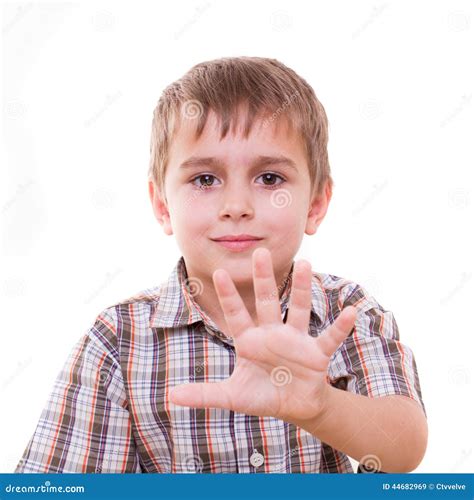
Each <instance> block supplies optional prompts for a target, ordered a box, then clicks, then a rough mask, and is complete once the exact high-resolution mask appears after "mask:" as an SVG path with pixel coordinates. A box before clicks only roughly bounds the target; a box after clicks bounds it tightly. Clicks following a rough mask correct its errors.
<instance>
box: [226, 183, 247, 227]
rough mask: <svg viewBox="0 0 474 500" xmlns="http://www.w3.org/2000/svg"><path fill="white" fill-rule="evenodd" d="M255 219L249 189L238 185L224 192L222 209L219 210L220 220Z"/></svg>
mask: <svg viewBox="0 0 474 500" xmlns="http://www.w3.org/2000/svg"><path fill="white" fill-rule="evenodd" d="M253 217H254V207H253V203H252V200H251V195H250V194H249V190H248V187H244V186H237V185H236V186H234V187H229V188H228V189H226V190H225V191H224V192H223V200H222V207H221V208H220V210H219V218H220V219H235V220H238V219H240V218H246V219H251V218H253Z"/></svg>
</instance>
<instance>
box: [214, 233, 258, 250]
mask: <svg viewBox="0 0 474 500" xmlns="http://www.w3.org/2000/svg"><path fill="white" fill-rule="evenodd" d="M211 239H212V240H213V241H215V242H216V243H218V244H219V245H221V246H223V247H224V248H226V249H227V250H230V251H231V252H243V251H244V250H247V249H249V248H251V247H253V246H254V245H255V244H256V243H257V242H258V241H260V240H262V239H263V238H259V237H258V236H253V235H251V234H228V235H226V236H221V237H220V238H211Z"/></svg>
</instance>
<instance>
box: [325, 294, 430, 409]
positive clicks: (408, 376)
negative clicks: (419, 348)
mask: <svg viewBox="0 0 474 500" xmlns="http://www.w3.org/2000/svg"><path fill="white" fill-rule="evenodd" d="M342 296H345V299H344V298H343V297H342V298H341V300H340V303H342V304H343V307H341V308H339V310H340V311H341V310H342V309H343V308H344V307H347V306H348V305H352V306H355V307H356V308H357V312H358V314H357V318H356V321H355V325H354V328H353V330H352V332H351V334H350V335H349V337H348V338H347V339H346V340H345V341H344V342H343V344H341V346H340V347H339V348H338V349H337V351H336V352H335V353H334V354H333V356H332V358H331V360H330V363H329V367H328V381H329V383H330V384H331V385H333V386H335V387H338V388H340V389H343V390H348V391H351V392H354V393H357V394H362V395H364V396H369V397H380V396H389V395H394V394H399V395H403V396H408V397H409V398H412V399H414V400H415V401H416V402H417V403H418V404H419V405H420V406H421V408H422V409H423V412H424V414H425V416H426V409H425V405H424V403H423V399H422V393H421V387H420V381H419V377H418V370H417V366H416V361H415V357H414V354H413V352H412V350H411V349H410V348H409V347H408V346H407V345H406V344H402V343H401V342H400V334H399V331H398V326H397V323H396V321H395V317H394V315H393V313H392V312H390V311H386V310H385V309H384V308H383V307H382V306H381V305H380V304H379V303H378V302H377V301H376V300H375V299H374V298H373V297H372V296H370V295H369V294H368V292H367V291H366V290H365V289H364V288H362V287H361V286H359V285H355V286H354V284H352V285H349V286H348V287H346V288H345V290H344V291H343V293H342Z"/></svg>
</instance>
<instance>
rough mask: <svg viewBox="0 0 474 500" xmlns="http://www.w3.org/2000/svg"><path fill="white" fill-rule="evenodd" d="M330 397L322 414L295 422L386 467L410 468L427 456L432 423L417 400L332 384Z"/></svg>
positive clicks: (358, 457)
mask: <svg viewBox="0 0 474 500" xmlns="http://www.w3.org/2000/svg"><path fill="white" fill-rule="evenodd" d="M327 401H328V403H327V406H326V408H325V410H324V411H323V412H322V413H321V415H320V416H319V417H317V418H315V419H313V420H307V421H298V422H294V423H295V424H296V425H297V426H298V427H301V428H302V429H304V430H306V431H307V432H309V433H310V434H313V435H314V436H316V437H317V438H318V439H320V440H321V441H323V442H324V443H327V444H328V445H330V446H332V447H333V448H336V449H337V450H339V451H342V452H343V453H345V454H346V455H349V456H351V457H352V458H354V459H355V460H357V461H359V462H362V464H364V462H367V463H368V465H371V466H375V467H376V468H377V469H379V470H382V471H383V472H396V473H400V472H402V473H403V472H410V471H412V470H414V469H416V467H417V466H418V464H419V463H420V462H421V460H422V459H423V456H424V454H425V451H426V446H427V439H428V426H427V422H426V417H425V415H424V413H423V410H422V409H421V407H420V406H419V404H418V403H417V402H416V401H414V400H413V399H410V398H409V397H406V396H401V395H391V396H384V397H376V398H369V397H367V396H362V395H360V394H353V393H350V392H346V391H342V390H340V389H336V388H335V387H331V386H330V387H329V391H328V400H327ZM364 458H365V460H364Z"/></svg>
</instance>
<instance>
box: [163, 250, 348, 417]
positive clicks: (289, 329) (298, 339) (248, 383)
mask: <svg viewBox="0 0 474 500" xmlns="http://www.w3.org/2000/svg"><path fill="white" fill-rule="evenodd" d="M252 265H253V279H254V291H255V300H256V311H257V316H258V325H255V324H254V322H253V320H252V318H251V317H250V314H249V312H248V311H247V309H246V307H245V305H244V303H243V301H242V299H241V297H240V295H239V293H238V292H237V290H236V288H235V285H234V283H233V282H232V279H231V278H230V276H229V274H228V273H227V271H225V270H223V269H218V270H216V271H215V272H214V274H213V281H214V286H215V288H216V292H217V295H218V297H219V302H220V305H221V307H222V310H223V313H224V317H225V319H226V322H227V326H228V329H229V331H230V335H231V336H232V338H233V339H234V346H235V351H236V355H237V361H236V365H235V368H234V371H233V372H232V375H231V376H230V377H229V378H228V379H226V380H224V381H222V382H212V383H191V384H184V385H180V386H178V387H176V388H174V389H173V390H172V391H171V401H172V403H174V404H177V405H181V406H190V407H195V408H225V409H229V410H232V411H235V412H238V413H245V414H248V415H257V416H272V417H275V418H278V419H281V420H285V421H287V422H294V421H301V420H306V419H311V418H315V417H317V416H318V415H320V414H321V412H323V411H324V409H325V404H326V394H327V390H328V384H327V380H326V372H327V367H328V364H329V360H330V358H331V356H332V355H333V354H334V352H335V351H336V350H337V348H338V347H339V346H340V345H341V343H342V342H344V340H345V339H346V338H347V336H348V335H349V333H350V331H351V330H352V328H353V325H354V322H355V319H356V309H355V307H352V306H348V307H346V308H345V309H344V310H343V311H341V313H340V314H339V316H338V318H337V319H336V321H335V322H334V323H332V324H331V325H330V326H329V327H328V328H326V329H325V330H324V331H323V332H322V334H321V335H319V336H318V337H316V338H315V337H312V336H311V335H309V334H308V327H309V319H310V313H311V277H312V272H311V265H310V264H309V263H308V262H306V261H298V262H296V263H295V266H294V271H293V278H292V288H291V295H290V303H289V310H288V318H287V322H286V323H283V321H282V319H281V309H280V302H279V297H278V291H277V286H276V282H275V276H274V273H273V265H272V258H271V253H270V251H269V250H267V249H266V248H257V249H256V250H255V251H254V252H253V255H252Z"/></svg>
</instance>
